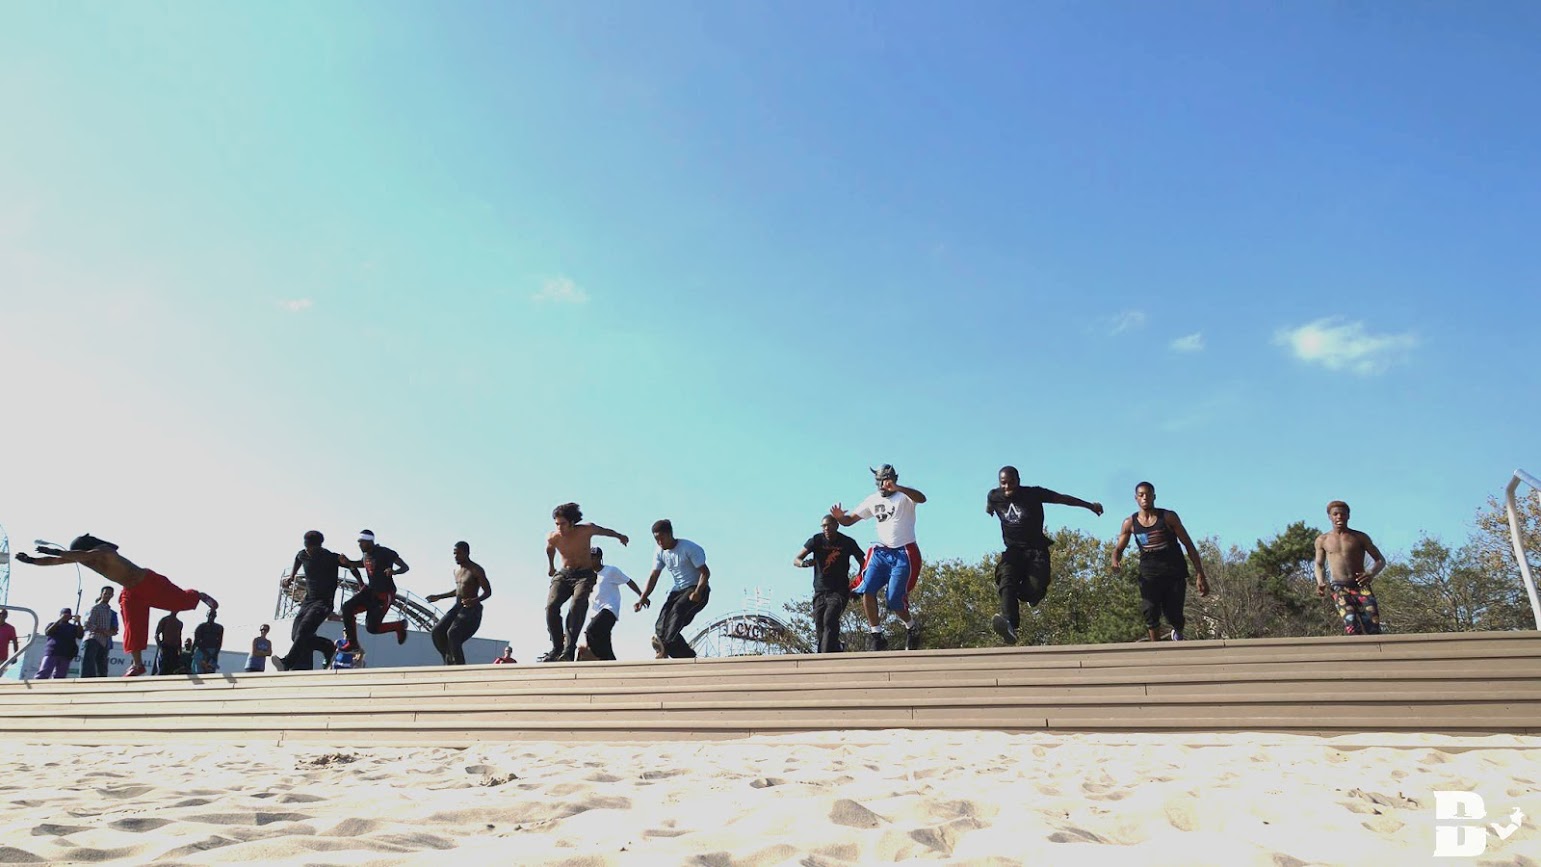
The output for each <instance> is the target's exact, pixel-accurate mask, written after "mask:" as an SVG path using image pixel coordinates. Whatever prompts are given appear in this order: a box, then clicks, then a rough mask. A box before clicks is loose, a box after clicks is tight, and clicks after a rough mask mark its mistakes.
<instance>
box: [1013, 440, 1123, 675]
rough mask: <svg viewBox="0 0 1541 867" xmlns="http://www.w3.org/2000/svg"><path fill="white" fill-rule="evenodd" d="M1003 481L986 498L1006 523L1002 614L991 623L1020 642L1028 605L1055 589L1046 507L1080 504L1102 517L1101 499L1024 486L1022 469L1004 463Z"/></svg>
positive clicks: (1034, 603)
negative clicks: (1045, 527)
mask: <svg viewBox="0 0 1541 867" xmlns="http://www.w3.org/2000/svg"><path fill="white" fill-rule="evenodd" d="M996 478H997V480H998V481H1000V483H1001V486H1000V487H999V488H992V489H991V490H990V493H989V495H988V496H987V497H985V514H986V515H994V516H995V517H997V518H999V519H1000V521H1001V540H1002V541H1004V542H1005V543H1006V550H1005V551H1004V552H1002V553H1001V559H1000V560H999V561H997V562H996V564H995V589H996V591H997V592H999V593H1000V597H1001V613H999V614H997V615H995V619H994V620H992V621H991V623H990V625H991V626H992V627H994V628H995V634H997V635H999V636H1000V637H1001V639H1002V640H1004V641H1005V642H1006V643H1007V644H1016V643H1017V629H1018V628H1020V627H1021V625H1022V606H1021V603H1023V602H1026V603H1027V604H1028V605H1031V606H1033V607H1034V608H1036V607H1038V603H1039V602H1042V601H1043V597H1044V595H1045V594H1047V593H1048V592H1049V546H1050V545H1052V544H1054V543H1053V542H1051V541H1049V537H1048V536H1047V535H1045V534H1044V532H1043V506H1044V504H1045V503H1052V504H1054V505H1056V506H1077V507H1080V508H1082V509H1086V510H1087V511H1089V512H1091V513H1092V514H1094V515H1097V516H1099V517H1100V516H1101V515H1102V504H1101V503H1088V502H1087V501H1085V500H1082V499H1079V498H1077V497H1072V496H1069V495H1067V494H1059V493H1055V492H1054V491H1051V490H1049V489H1048V488H1039V487H1027V488H1024V487H1022V476H1021V475H1020V474H1019V473H1017V468H1016V467H1001V471H1000V473H999V475H997V477H996Z"/></svg>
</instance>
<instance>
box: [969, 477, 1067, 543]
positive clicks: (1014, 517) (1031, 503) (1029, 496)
mask: <svg viewBox="0 0 1541 867" xmlns="http://www.w3.org/2000/svg"><path fill="white" fill-rule="evenodd" d="M1058 496H1059V494H1056V493H1054V492H1053V491H1051V490H1049V489H1048V488H1039V487H1022V486H1020V485H1019V486H1018V487H1017V489H1016V490H1015V491H1012V492H1011V496H1009V497H1008V496H1006V494H1004V493H1002V491H1001V489H1000V488H991V489H990V494H989V496H987V497H986V498H985V511H986V512H988V513H990V514H992V515H994V516H995V517H997V518H1000V519H1001V540H1002V541H1004V542H1005V543H1006V547H1007V548H1047V547H1049V546H1050V545H1052V544H1053V543H1052V542H1050V541H1049V537H1048V536H1045V535H1044V533H1043V504H1044V503H1046V502H1048V501H1049V500H1051V499H1054V498H1056V497H1058Z"/></svg>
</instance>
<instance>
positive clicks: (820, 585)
mask: <svg viewBox="0 0 1541 867" xmlns="http://www.w3.org/2000/svg"><path fill="white" fill-rule="evenodd" d="M819 526H820V527H821V528H822V530H823V532H820V533H818V534H816V535H814V536H810V537H809V539H808V541H806V542H804V543H803V549H802V550H801V551H798V552H797V556H796V557H793V558H792V565H793V566H797V567H799V568H803V569H808V568H811V569H813V628H814V629H816V630H817V631H818V634H819V652H820V653H839V652H840V617H841V615H843V614H845V604H846V602H848V601H849V600H850V598H851V561H853V560H854V561H855V562H856V563H857V567H856V570H857V572H860V571H861V570H862V569H865V568H866V567H867V561H866V558H864V557H863V556H862V553H861V546H860V545H858V544H856V540H855V539H852V538H851V537H850V536H847V535H846V534H844V533H842V532H840V522H838V521H836V520H835V516H834V515H825V516H824V519H823V520H822V521H820V522H819Z"/></svg>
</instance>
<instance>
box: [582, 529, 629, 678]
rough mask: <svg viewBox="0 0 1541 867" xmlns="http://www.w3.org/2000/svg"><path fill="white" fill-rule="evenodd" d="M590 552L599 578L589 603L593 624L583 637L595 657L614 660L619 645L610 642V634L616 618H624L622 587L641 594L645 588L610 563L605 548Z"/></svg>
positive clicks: (590, 618) (590, 622)
mask: <svg viewBox="0 0 1541 867" xmlns="http://www.w3.org/2000/svg"><path fill="white" fill-rule="evenodd" d="M589 553H590V554H591V555H592V556H593V558H594V572H595V574H597V575H598V576H599V580H598V583H597V584H595V586H594V601H593V603H591V604H590V605H589V625H588V628H587V629H585V630H584V631H583V638H584V640H585V641H586V642H587V643H588V646H589V652H590V653H592V654H594V658H595V659H602V660H613V659H615V647H614V646H613V645H612V644H611V643H610V633H611V631H612V630H614V629H615V623H616V621H617V620H619V619H620V618H621V588H622V587H623V586H624V587H630V588H631V592H633V593H635V594H637V596H638V597H641V596H642V588H640V587H638V586H637V582H635V581H633V580H631V579H630V578H628V577H626V573H625V572H622V571H621V570H620V569H617V568H616V567H614V566H606V565H605V552H604V551H603V550H602V549H600V548H594V549H593V550H592V551H590V552H589Z"/></svg>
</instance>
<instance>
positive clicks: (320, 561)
mask: <svg viewBox="0 0 1541 867" xmlns="http://www.w3.org/2000/svg"><path fill="white" fill-rule="evenodd" d="M295 556H296V558H298V559H299V561H300V568H301V569H304V570H305V601H306V602H325V603H326V604H328V605H331V604H332V600H334V599H336V598H337V578H338V573H339V571H340V570H341V569H342V560H341V558H339V557H338V556H337V553H336V552H335V551H328V550H327V549H325V548H322V549H321V551H320V553H318V554H316V556H314V557H312V556H310V552H308V551H306V550H305V549H304V548H301V549H300V553H298V554H296V555H295Z"/></svg>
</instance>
